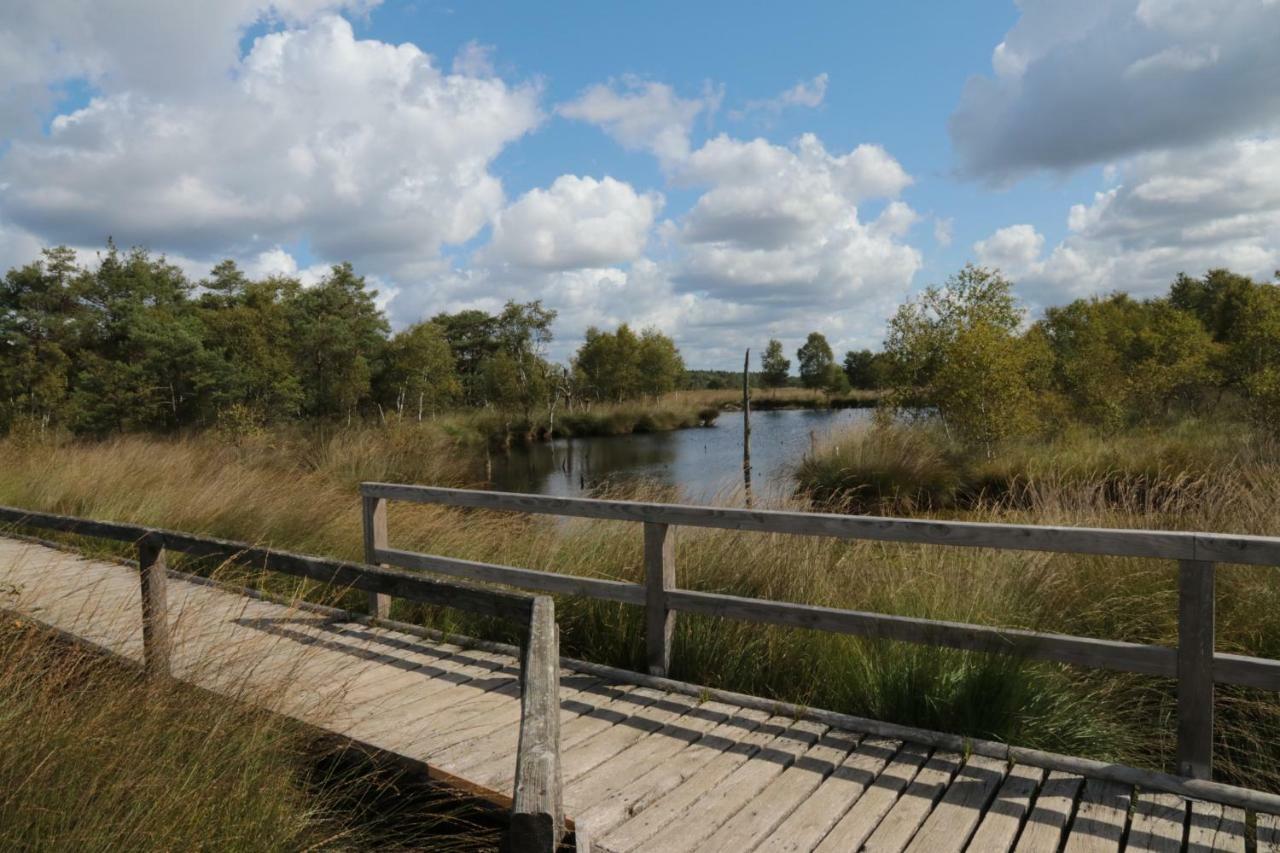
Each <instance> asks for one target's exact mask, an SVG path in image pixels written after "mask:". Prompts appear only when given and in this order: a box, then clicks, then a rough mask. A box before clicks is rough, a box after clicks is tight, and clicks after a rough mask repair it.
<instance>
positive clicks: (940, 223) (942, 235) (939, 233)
mask: <svg viewBox="0 0 1280 853" xmlns="http://www.w3.org/2000/svg"><path fill="white" fill-rule="evenodd" d="M955 227H956V221H955V220H954V219H952V218H951V217H946V218H943V217H936V218H935V219H934V220H933V240H934V242H935V243H937V244H938V245H939V246H941V247H943V248H944V249H945V248H946V247H947V246H950V245H951V241H952V240H953V239H954V237H955Z"/></svg>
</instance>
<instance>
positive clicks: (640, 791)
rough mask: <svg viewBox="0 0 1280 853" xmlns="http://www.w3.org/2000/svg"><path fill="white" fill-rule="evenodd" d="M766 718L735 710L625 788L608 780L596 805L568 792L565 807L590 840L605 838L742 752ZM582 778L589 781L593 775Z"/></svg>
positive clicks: (751, 711) (761, 714)
mask: <svg viewBox="0 0 1280 853" xmlns="http://www.w3.org/2000/svg"><path fill="white" fill-rule="evenodd" d="M726 707H731V706H726ZM766 719H768V715H767V714H765V713H764V712H763V711H753V710H750V709H742V708H736V709H734V712H733V714H732V716H730V717H729V718H728V719H726V720H725V721H724V722H722V723H720V724H719V725H718V726H716V727H715V728H713V729H711V730H710V731H709V732H707V733H706V734H705V735H704V736H703V737H701V738H699V739H698V740H697V741H696V742H695V743H693V744H692V745H691V746H688V747H686V748H685V749H683V750H681V751H680V752H678V753H677V754H675V755H674V756H672V757H670V758H669V759H667V760H666V761H663V762H661V763H659V764H658V765H657V766H655V767H653V768H652V769H650V770H649V772H647V773H644V774H642V775H640V776H638V777H637V778H633V779H632V780H631V781H630V782H628V783H626V784H625V785H623V786H622V787H616V786H614V785H612V784H609V783H608V782H607V781H606V790H605V792H604V795H603V796H599V797H594V802H593V803H592V804H590V805H586V806H585V808H584V806H583V803H584V802H587V801H586V800H580V799H579V798H578V795H577V792H576V791H575V792H566V795H565V802H566V803H567V804H568V805H567V806H566V808H568V809H569V813H570V814H571V815H573V817H574V821H575V822H576V824H577V827H578V831H579V832H580V833H585V834H586V836H587V837H590V838H596V837H600V836H603V835H605V834H606V833H608V832H609V831H610V830H612V829H613V828H614V827H616V826H618V825H619V824H621V823H622V822H623V821H625V820H627V819H628V818H629V817H631V816H632V815H634V814H636V813H637V812H639V811H641V810H642V808H643V805H644V804H645V803H647V802H649V801H652V800H653V799H655V798H657V797H659V796H661V795H662V794H665V793H666V792H667V791H670V790H673V789H675V788H676V786H678V785H680V784H681V783H682V782H684V781H685V780H686V779H688V778H689V777H690V776H692V775H693V774H694V773H696V772H697V771H698V770H700V769H701V768H703V767H705V766H706V765H707V764H708V763H710V762H711V760H712V759H714V758H716V757H717V756H719V755H721V754H723V753H726V752H730V751H737V752H741V751H742V750H743V749H745V748H746V747H745V746H744V743H743V739H744V738H745V737H747V736H749V735H750V734H751V733H752V732H754V731H756V730H757V729H758V728H759V727H760V725H761V724H762V723H764V722H765V720H766ZM583 778H585V779H590V778H591V776H590V775H588V776H586V777H583Z"/></svg>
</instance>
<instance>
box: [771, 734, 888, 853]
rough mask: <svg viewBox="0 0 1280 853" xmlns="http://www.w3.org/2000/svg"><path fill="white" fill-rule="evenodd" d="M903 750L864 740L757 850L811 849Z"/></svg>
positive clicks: (878, 740)
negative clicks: (899, 751)
mask: <svg viewBox="0 0 1280 853" xmlns="http://www.w3.org/2000/svg"><path fill="white" fill-rule="evenodd" d="M901 747H902V742H901V741H896V740H887V739H885V738H874V737H872V738H863V739H862V740H861V741H860V742H859V743H858V746H857V748H856V749H854V750H853V751H852V752H851V753H849V755H848V756H847V757H846V758H845V759H844V761H843V762H842V763H841V764H840V765H839V766H838V767H836V768H835V770H833V771H832V772H831V775H829V776H828V777H827V778H826V779H825V780H823V782H822V784H821V785H819V786H818V789H817V790H816V791H815V792H814V793H813V795H812V796H810V797H808V798H807V799H806V800H805V801H804V802H803V803H801V804H800V805H799V806H797V807H796V810H795V811H793V812H792V813H791V814H790V816H788V817H787V819H786V820H785V821H783V822H782V823H781V824H780V825H778V826H777V827H776V828H775V829H774V830H773V832H772V833H770V834H769V836H768V837H767V838H766V839H764V841H762V842H761V844H760V846H759V847H757V848H756V849H757V850H758V851H762V853H763V851H768V853H782V852H783V851H787V853H797V851H807V850H812V849H813V848H814V847H816V846H817V845H818V842H820V841H821V840H822V839H823V838H824V837H825V836H826V835H827V833H828V832H830V831H831V828H832V827H833V826H835V825H836V822H837V821H838V820H840V818H841V817H843V816H844V814H845V813H846V812H847V811H849V809H850V808H851V807H852V806H853V804H854V803H856V802H857V800H858V797H860V796H861V795H862V793H863V792H864V791H865V790H866V789H867V786H869V785H871V783H873V782H874V781H875V779H876V777H877V776H878V775H879V774H880V772H881V771H882V770H883V769H884V767H885V765H886V764H888V763H889V760H890V759H892V758H893V756H894V755H895V754H896V753H897V752H898V750H899V749H900V748H901Z"/></svg>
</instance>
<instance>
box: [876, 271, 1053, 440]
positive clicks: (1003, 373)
mask: <svg viewBox="0 0 1280 853" xmlns="http://www.w3.org/2000/svg"><path fill="white" fill-rule="evenodd" d="M1021 320H1022V310H1021V309H1020V308H1019V307H1018V306H1017V303H1016V302H1015V301H1014V298H1013V295H1012V285H1011V284H1010V283H1009V281H1008V280H1007V279H1005V278H1004V277H1003V276H1002V275H1000V273H999V272H998V271H996V270H989V269H986V268H983V267H978V266H974V265H973V264H969V265H967V266H965V267H964V269H962V270H961V271H960V272H958V273H956V274H955V275H953V276H951V277H950V278H949V279H948V280H947V282H946V285H945V286H943V287H930V288H928V289H926V290H925V291H924V293H922V294H921V295H920V296H919V297H918V298H917V299H915V300H912V301H910V302H908V303H906V304H905V305H902V306H901V307H900V308H899V309H898V312H897V314H895V315H894V317H893V319H892V320H891V321H890V323H889V336H888V339H887V340H886V341H885V353H886V356H887V357H888V358H889V360H890V363H891V365H892V371H893V372H892V379H893V389H894V392H895V399H896V402H897V404H898V405H902V404H903V403H905V402H915V403H917V404H924V405H927V406H931V407H933V408H934V409H936V411H937V413H938V415H939V417H941V419H942V421H943V423H944V424H945V425H946V426H947V428H948V429H949V430H951V431H952V432H953V433H954V434H955V435H956V436H957V437H959V438H961V439H962V440H965V441H968V442H970V443H972V444H976V445H979V446H982V447H984V448H985V449H986V451H987V452H988V453H991V452H993V450H994V446H995V444H996V443H997V442H998V441H1000V440H1001V439H1004V438H1006V437H1009V436H1011V435H1018V434H1025V433H1029V432H1034V431H1035V430H1037V429H1038V428H1039V427H1040V425H1041V424H1040V418H1039V412H1038V409H1037V398H1038V395H1039V393H1040V392H1041V391H1042V390H1043V389H1044V386H1045V385H1046V384H1047V372H1048V367H1049V356H1048V350H1047V349H1046V347H1045V346H1044V344H1043V336H1041V335H1038V334H1037V335H1036V336H1027V337H1024V336H1021V335H1019V334H1018V327H1019V325H1020V324H1021Z"/></svg>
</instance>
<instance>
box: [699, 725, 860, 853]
mask: <svg viewBox="0 0 1280 853" xmlns="http://www.w3.org/2000/svg"><path fill="white" fill-rule="evenodd" d="M857 745H858V736H857V735H855V734H852V733H850V732H840V731H827V732H826V733H824V734H823V735H822V736H821V737H820V738H819V739H818V741H817V743H815V744H814V745H813V746H811V747H809V749H808V750H807V751H806V752H805V753H804V754H803V755H801V756H800V757H798V758H797V759H796V760H795V762H794V763H793V764H792V765H791V766H790V767H788V768H787V769H785V770H783V771H782V773H781V775H779V776H778V777H777V778H775V779H773V780H772V781H771V782H769V786H768V788H767V789H766V790H765V791H762V792H761V794H760V796H758V797H755V798H753V799H751V800H750V801H749V802H747V804H746V805H745V806H743V808H742V809H741V811H739V812H738V813H737V814H735V815H733V816H732V817H730V818H728V819H726V820H725V822H724V823H723V824H722V825H721V826H720V828H719V829H718V830H716V831H715V832H713V833H712V834H711V835H710V836H709V837H708V838H707V839H706V841H705V842H704V846H703V849H705V850H754V849H755V847H756V844H757V843H758V842H759V841H760V840H761V839H763V838H765V837H766V836H768V835H769V834H770V832H771V831H772V830H773V829H774V828H775V827H776V826H777V825H778V824H780V823H781V822H782V821H783V820H785V819H786V818H787V817H788V816H789V815H790V814H791V813H792V812H793V811H794V810H795V809H796V808H798V807H799V806H800V805H801V804H802V803H803V802H804V801H805V800H806V799H807V798H808V797H809V796H810V795H812V794H813V792H814V791H815V790H816V789H817V788H818V786H819V785H821V784H822V782H823V781H824V780H825V779H826V778H827V777H828V776H829V775H831V774H832V773H833V772H835V769H836V767H838V766H839V765H840V764H841V762H843V761H844V759H845V758H846V757H848V755H849V753H850V752H851V751H852V750H853V749H854V747H856V746H857Z"/></svg>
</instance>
